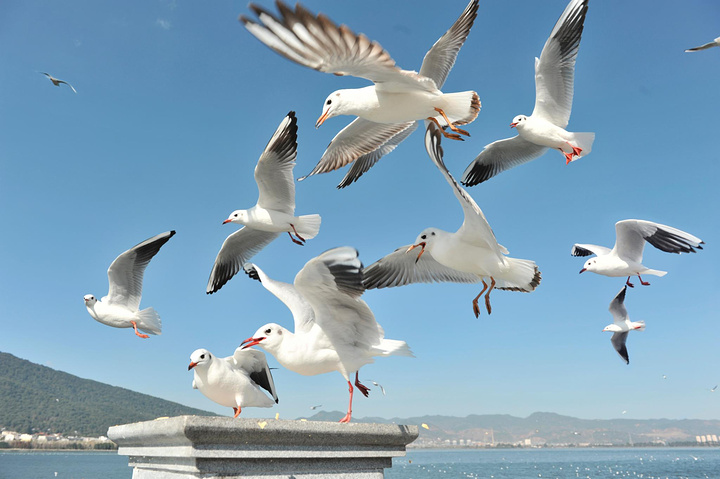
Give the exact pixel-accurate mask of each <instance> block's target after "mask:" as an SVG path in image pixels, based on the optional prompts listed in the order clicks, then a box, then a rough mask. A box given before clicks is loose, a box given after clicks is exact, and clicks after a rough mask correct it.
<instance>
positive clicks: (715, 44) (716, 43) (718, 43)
mask: <svg viewBox="0 0 720 479" xmlns="http://www.w3.org/2000/svg"><path fill="white" fill-rule="evenodd" d="M712 47H720V37H717V38H716V39H715V40H713V41H711V42H710V43H706V44H705V45H700V46H699V47H693V48H688V49H687V50H685V51H686V52H699V51H700V50H707V49H708V48H712Z"/></svg>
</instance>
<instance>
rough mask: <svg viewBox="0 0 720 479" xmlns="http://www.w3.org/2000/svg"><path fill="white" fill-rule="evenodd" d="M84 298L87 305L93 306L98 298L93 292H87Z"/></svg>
mask: <svg viewBox="0 0 720 479" xmlns="http://www.w3.org/2000/svg"><path fill="white" fill-rule="evenodd" d="M83 299H84V300H85V306H88V307H91V306H93V305H94V304H95V303H97V299H95V296H93V295H92V294H86V295H85V296H84V297H83Z"/></svg>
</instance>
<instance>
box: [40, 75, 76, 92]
mask: <svg viewBox="0 0 720 479" xmlns="http://www.w3.org/2000/svg"><path fill="white" fill-rule="evenodd" d="M38 73H42V74H43V75H45V76H46V77H48V78H49V79H50V81H51V82H52V83H53V85H55V86H60V84H61V83H64V84H66V85H67V86H69V87H70V89H72V91H74V92H75V93H77V90H75V88H74V87H73V86H72V85H71V84H69V83H68V82H66V81H65V80H59V79H57V78H55V77H54V76H52V75H50V74H49V73H45V72H38Z"/></svg>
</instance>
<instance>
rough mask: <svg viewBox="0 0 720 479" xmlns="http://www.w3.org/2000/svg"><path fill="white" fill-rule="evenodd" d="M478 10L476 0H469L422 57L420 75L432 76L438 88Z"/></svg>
mask: <svg viewBox="0 0 720 479" xmlns="http://www.w3.org/2000/svg"><path fill="white" fill-rule="evenodd" d="M477 12H478V0H470V3H468V5H467V7H465V10H464V11H463V12H462V13H461V14H460V17H458V19H457V20H455V23H453V25H452V27H450V29H449V30H448V31H447V32H445V34H444V35H443V36H442V37H440V38H439V39H438V41H437V42H435V44H434V45H433V46H432V48H430V50H429V51H428V52H427V53H426V54H425V58H423V62H422V66H421V67H420V72H419V73H420V75H422V76H426V77H428V78H432V79H433V80H435V84H436V85H437V87H438V89H441V88H442V87H443V84H445V80H446V79H447V76H448V74H449V73H450V70H451V69H452V67H453V65H455V59H456V58H457V54H458V52H459V51H460V48H461V47H462V46H463V44H464V43H465V40H466V39H467V36H468V34H469V33H470V29H471V28H472V26H473V23H474V22H475V18H476V17H477Z"/></svg>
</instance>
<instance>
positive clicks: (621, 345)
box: [610, 331, 630, 364]
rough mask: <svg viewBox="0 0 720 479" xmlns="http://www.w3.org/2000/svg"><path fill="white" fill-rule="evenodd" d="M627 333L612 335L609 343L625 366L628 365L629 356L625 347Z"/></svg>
mask: <svg viewBox="0 0 720 479" xmlns="http://www.w3.org/2000/svg"><path fill="white" fill-rule="evenodd" d="M628 333H629V331H624V332H622V333H613V335H612V338H610V342H612V345H613V348H615V351H617V352H618V354H619V355H620V357H621V358H622V359H623V361H625V364H630V356H628V350H627V347H626V346H625V343H626V341H627V337H628Z"/></svg>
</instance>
